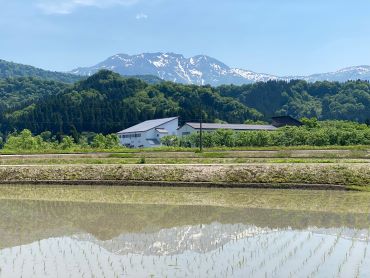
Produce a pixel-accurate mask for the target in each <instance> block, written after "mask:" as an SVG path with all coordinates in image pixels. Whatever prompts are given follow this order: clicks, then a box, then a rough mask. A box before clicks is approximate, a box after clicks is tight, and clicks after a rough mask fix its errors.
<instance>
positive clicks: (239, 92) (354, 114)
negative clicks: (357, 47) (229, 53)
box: [218, 80, 370, 123]
mask: <svg viewBox="0 0 370 278" xmlns="http://www.w3.org/2000/svg"><path fill="white" fill-rule="evenodd" d="M218 90H219V92H220V94H221V95H223V96H228V97H232V98H234V99H237V100H238V101H240V102H241V103H243V104H245V105H248V106H249V107H251V108H255V109H256V110H258V111H259V112H260V113H262V114H263V115H264V117H265V118H269V117H271V116H274V115H291V116H293V117H295V118H302V117H316V118H318V119H320V120H334V119H335V120H350V121H358V122H367V123H370V83H369V82H368V81H348V82H345V83H339V82H328V81H324V82H315V83H308V82H306V81H302V80H292V81H290V82H285V81H269V82H266V83H263V82H259V83H255V84H251V85H243V86H233V85H231V86H221V87H219V88H218Z"/></svg>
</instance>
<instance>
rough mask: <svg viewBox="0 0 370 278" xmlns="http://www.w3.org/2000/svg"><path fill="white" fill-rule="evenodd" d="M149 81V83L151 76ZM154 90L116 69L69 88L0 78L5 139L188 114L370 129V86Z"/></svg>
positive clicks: (187, 117) (296, 83) (156, 85)
mask: <svg viewBox="0 0 370 278" xmlns="http://www.w3.org/2000/svg"><path fill="white" fill-rule="evenodd" d="M146 78H148V77H146ZM151 81H152V82H151V84H150V83H148V82H145V81H143V80H142V79H138V78H126V77H122V76H120V75H118V74H116V73H113V72H110V71H100V72H99V73H97V74H95V75H93V76H91V77H88V78H86V79H83V80H80V81H77V82H75V83H74V84H69V83H66V82H60V81H57V80H50V79H42V78H41V77H40V76H36V77H7V78H0V123H1V125H0V131H1V133H2V134H3V135H2V137H6V136H7V135H8V134H10V133H13V132H14V131H21V130H23V129H29V130H30V131H31V132H32V133H33V134H40V133H42V132H44V131H50V132H51V133H52V134H54V135H58V136H61V135H75V134H78V133H82V132H94V133H102V134H110V133H115V132H117V131H119V130H122V129H124V128H127V127H129V126H132V125H134V124H137V123H139V122H141V121H144V120H148V119H153V118H161V117H169V116H180V122H181V123H183V122H187V121H199V119H200V116H201V115H202V118H203V120H204V121H205V122H228V123H244V122H248V123H251V122H269V121H270V118H271V117H272V116H277V115H291V116H293V117H296V118H299V119H300V118H302V117H308V118H312V117H315V118H317V119H319V120H320V121H322V120H345V121H354V122H358V123H365V124H369V123H370V84H369V82H367V81H348V82H346V83H337V82H316V83H307V82H305V81H301V80H293V81H290V82H285V81H269V82H266V83H262V82H260V83H255V84H251V85H243V86H234V85H227V86H226V85H225V86H220V87H211V86H195V85H183V84H176V83H172V82H159V81H158V80H157V79H155V78H154V79H151Z"/></svg>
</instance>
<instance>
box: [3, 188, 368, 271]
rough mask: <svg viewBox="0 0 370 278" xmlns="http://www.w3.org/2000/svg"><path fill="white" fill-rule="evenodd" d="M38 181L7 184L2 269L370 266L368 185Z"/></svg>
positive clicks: (351, 268)
mask: <svg viewBox="0 0 370 278" xmlns="http://www.w3.org/2000/svg"><path fill="white" fill-rule="evenodd" d="M32 188H33V187H30V188H28V189H27V187H23V188H19V187H3V188H0V193H2V195H1V197H0V198H2V199H1V200H0V219H1V221H0V277H368V276H369V273H370V240H369V227H370V216H369V204H370V194H368V193H347V192H325V191H321V192H316V191H284V190H231V189H230V190H228V189H226V190H220V189H201V190H195V189H161V188H146V189H145V188H141V189H138V188H112V187H111V188H107V189H103V188H94V187H91V188H88V189H86V188H85V189H83V188H80V187H69V188H65V187H63V188H60V187H54V188H47V187H44V188H42V187H41V189H40V188H38V189H36V188H33V189H32ZM20 190H21V191H20ZM38 190H44V191H43V192H45V190H47V192H48V194H44V195H42V194H41V195H40V196H44V198H43V200H37V194H35V191H36V193H38V192H41V191H38ZM21 192H23V193H21ZM25 192H26V193H25ZM27 192H28V193H29V192H33V194H31V193H29V194H27ZM60 192H64V193H65V195H64V196H63V195H60ZM81 192H84V194H85V200H83V199H84V198H83V197H82V196H83V194H82V193H81ZM93 192H95V193H93ZM96 192H99V194H98V195H99V196H100V199H99V198H98V196H95V195H94V194H96ZM58 194H59V195H58ZM192 194H193V195H196V194H198V195H200V196H202V198H199V199H201V200H199V202H198V201H197V200H198V199H197V198H195V201H194V198H189V199H186V197H185V196H191V195H192ZM73 195H75V196H80V197H78V198H76V199H78V200H79V201H76V200H73V199H74V198H72V197H71V196H73ZM111 195H115V196H116V198H117V200H116V201H115V202H114V203H109V202H108V201H104V200H105V199H107V198H108V197H109V196H111ZM47 196H48V197H49V198H50V199H51V200H46V199H47V198H46V197H47ZM55 196H59V199H60V200H59V201H57V200H56V198H55ZM117 196H120V198H118V197H117ZM125 196H126V197H125ZM130 196H131V197H130ZM151 196H152V197H153V200H152V202H153V204H150V200H151V198H150V197H151ZM159 196H162V197H161V198H160V197H159ZM215 196H218V198H219V200H220V203H219V205H217V198H215ZM26 197H28V200H27V198H26ZM184 198H185V199H184ZM71 200H73V201H71ZM119 200H121V202H119ZM174 200H177V201H176V202H174ZM190 200H193V201H190ZM201 201H202V202H204V204H199V203H200V202H201ZM338 202H339V204H338ZM299 204H302V206H300V205H299Z"/></svg>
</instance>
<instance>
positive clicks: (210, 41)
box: [0, 0, 370, 75]
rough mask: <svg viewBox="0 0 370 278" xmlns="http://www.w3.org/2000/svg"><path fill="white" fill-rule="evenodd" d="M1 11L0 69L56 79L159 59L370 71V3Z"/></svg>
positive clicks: (218, 1) (38, 0)
mask: <svg viewBox="0 0 370 278" xmlns="http://www.w3.org/2000/svg"><path fill="white" fill-rule="evenodd" d="M0 7H1V8H0V37H1V40H0V59H4V60H8V61H14V62H18V63H23V64H29V65H33V66H37V67H41V68H44V69H49V70H57V71H69V70H72V69H74V68H76V67H81V66H92V65H95V64H97V63H98V62H101V61H103V60H105V59H106V58H108V57H109V56H112V55H114V54H118V53H126V54H139V53H143V52H160V51H161V52H162V51H163V52H174V53H179V54H183V55H184V56H185V57H190V56H194V55H198V54H205V55H209V56H211V57H214V58H216V59H218V60H220V61H222V62H224V63H226V64H227V65H229V66H231V67H238V68H243V69H249V70H253V71H256V72H261V73H270V74H276V75H306V74H313V73H321V72H328V71H335V70H338V69H340V68H343V67H347V66H355V65H370V47H369V46H370V16H369V12H370V1H368V0H352V1H349V0H181V1H180V0H105V1H104V0H0Z"/></svg>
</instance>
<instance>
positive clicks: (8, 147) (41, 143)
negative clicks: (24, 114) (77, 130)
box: [1, 129, 121, 152]
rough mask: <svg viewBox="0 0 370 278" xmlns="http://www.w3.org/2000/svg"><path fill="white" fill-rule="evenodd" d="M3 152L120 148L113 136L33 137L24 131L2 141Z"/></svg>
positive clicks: (46, 132) (47, 134) (44, 133)
mask: <svg viewBox="0 0 370 278" xmlns="http://www.w3.org/2000/svg"><path fill="white" fill-rule="evenodd" d="M1 147H2V148H3V149H4V150H5V151H12V152H17V151H23V152H24V151H29V152H35V151H36V152H48V151H51V152H53V151H56V150H63V151H73V150H75V151H76V150H85V151H86V150H89V149H94V150H114V149H117V148H121V146H120V144H119V139H118V137H117V135H115V134H108V135H106V136H104V135H103V134H78V137H77V138H75V137H72V136H67V135H64V136H61V137H58V136H53V135H52V133H51V132H50V131H44V132H42V133H41V134H39V135H33V134H32V133H31V131H30V130H28V129H25V130H23V131H21V132H14V133H12V134H10V135H9V136H8V137H7V138H5V140H4V139H3V140H2V146H1Z"/></svg>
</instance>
